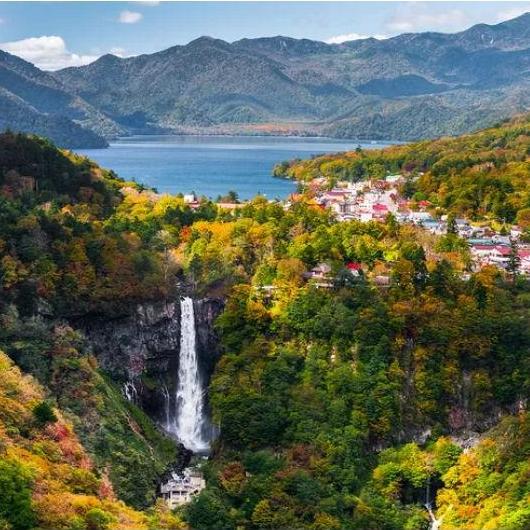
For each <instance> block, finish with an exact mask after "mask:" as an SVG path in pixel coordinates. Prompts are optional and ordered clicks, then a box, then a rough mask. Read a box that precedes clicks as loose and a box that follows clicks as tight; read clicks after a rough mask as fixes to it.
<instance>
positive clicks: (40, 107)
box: [0, 51, 119, 148]
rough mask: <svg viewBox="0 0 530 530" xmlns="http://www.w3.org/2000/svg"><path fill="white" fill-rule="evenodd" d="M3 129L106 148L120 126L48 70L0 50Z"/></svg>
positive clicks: (64, 144)
mask: <svg viewBox="0 0 530 530" xmlns="http://www.w3.org/2000/svg"><path fill="white" fill-rule="evenodd" d="M0 109H1V110H2V112H1V116H0V130H5V129H13V130H17V131H21V132H30V133H34V134H40V135H44V136H47V137H49V138H51V139H52V140H54V141H55V142H56V143H57V144H58V145H61V146H62V147H69V148H76V147H105V146H106V145H107V144H106V141H105V140H104V138H103V137H102V135H103V134H104V135H112V134H116V133H117V132H118V131H119V128H118V127H116V125H115V124H113V123H112V121H111V120H109V119H108V118H106V117H105V116H104V115H103V114H101V113H100V112H98V111H97V110H96V109H94V108H93V107H91V106H90V105H89V104H87V103H86V102H85V101H83V100H82V99H81V98H79V97H77V96H75V95H72V93H71V92H69V91H68V90H67V89H65V87H63V86H61V83H60V82H59V81H57V79H55V78H54V77H52V76H51V75H50V74H49V73H47V72H43V71H41V70H39V69H38V68H36V67H35V66H33V65H32V64H30V63H28V62H26V61H23V60H22V59H19V58H18V57H15V56H13V55H10V54H8V53H6V52H3V51H0ZM94 131H96V132H94Z"/></svg>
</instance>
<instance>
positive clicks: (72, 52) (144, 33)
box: [0, 2, 530, 70]
mask: <svg viewBox="0 0 530 530" xmlns="http://www.w3.org/2000/svg"><path fill="white" fill-rule="evenodd" d="M525 11H530V2H55V3H54V2H0V48H1V49H5V50H6V51H9V52H11V53H14V54H16V55H19V56H21V57H23V58H25V59H26V60H29V61H31V62H33V63H35V64H36V65H37V66H40V67H41V68H44V69H49V70H54V69H57V68H61V67H64V66H70V65H79V64H86V63H88V62H90V61H93V60H95V59H96V58H97V57H99V56H100V55H103V54H105V53H109V52H110V53H115V54H116V55H121V56H128V55H138V54H140V53H151V52H155V51H158V50H162V49H164V48H168V47H170V46H173V45H175V44H185V43H187V42H189V41H190V40H193V39H195V38H197V37H199V36H201V35H210V36H213V37H217V38H221V39H224V40H227V41H230V42H231V41H234V40H237V39H241V38H243V37H261V36H273V35H287V36H290V37H296V38H302V37H305V38H309V39H317V40H323V41H328V42H340V41H343V40H353V39H355V38H361V37H366V36H376V37H379V38H381V37H388V36H392V35H397V34H399V33H404V32H410V31H413V32H415V31H444V32H454V31H460V30H462V29H465V28H467V27H469V26H471V25H473V24H476V23H478V22H486V23H488V24H495V23H498V22H500V21H503V20H507V19H509V18H513V17H515V16H518V15H519V14H522V13H523V12H525Z"/></svg>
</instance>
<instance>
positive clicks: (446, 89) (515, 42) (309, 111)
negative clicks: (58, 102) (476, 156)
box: [54, 14, 530, 140]
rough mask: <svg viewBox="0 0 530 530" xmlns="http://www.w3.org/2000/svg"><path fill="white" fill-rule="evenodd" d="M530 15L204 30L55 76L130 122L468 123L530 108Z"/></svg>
mask: <svg viewBox="0 0 530 530" xmlns="http://www.w3.org/2000/svg"><path fill="white" fill-rule="evenodd" d="M529 17H530V15H528V14H527V15H523V16H522V17H519V18H518V19H514V20H512V21H508V22H503V23H501V24H498V25H496V26H487V25H485V24H482V25H478V26H474V27H473V28H470V29H469V30H467V31H464V32H461V33H457V34H453V35H449V34H439V33H422V34H405V35H400V36H398V37H394V38H391V39H386V40H381V41H377V40H375V39H365V40H359V41H353V42H347V43H344V44H325V43H323V42H316V41H310V40H307V39H301V40H296V39H291V38H287V37H272V38H261V39H243V40H241V41H237V42H234V43H232V44H229V43H227V42H224V41H221V40H218V39H212V38H207V37H202V38H200V39H197V40H195V41H193V42H190V43H189V44H187V45H185V46H175V47H173V48H170V49H168V50H164V51H162V52H159V53H155V54H152V55H141V56H139V57H131V58H126V59H120V58H118V57H114V56H105V57H102V58H101V59H99V60H98V61H96V62H94V63H92V64H90V65H88V66H83V67H79V68H67V69H65V70H62V71H60V72H57V73H56V74H54V75H55V76H56V77H57V78H58V79H60V80H61V81H62V82H63V83H64V85H65V86H68V87H69V88H70V90H72V91H73V92H74V93H76V94H78V95H79V96H81V97H83V98H84V99H86V100H87V101H89V102H90V103H91V104H92V105H94V106H95V107H96V108H98V109H100V110H102V111H103V112H105V113H106V114H107V115H108V116H110V117H112V118H113V119H115V120H117V121H119V122H120V123H121V124H122V125H124V126H126V127H127V126H129V127H133V128H135V127H136V128H139V129H142V128H146V127H150V126H151V127H155V128H156V127H163V128H167V129H169V130H181V131H192V130H199V129H201V128H205V127H206V128H212V127H213V128H214V130H218V131H223V130H230V128H231V127H233V126H235V125H236V124H239V125H243V124H247V125H248V124H254V125H255V126H257V125H258V124H260V123H261V124H269V125H272V124H277V123H284V124H287V126H289V125H288V124H289V123H291V125H290V127H291V128H292V129H293V130H298V131H304V130H306V131H309V132H311V131H312V132H317V131H318V132H320V133H325V134H330V135H333V136H348V137H354V138H356V137H358V138H371V139H380V138H385V139H394V140H408V139H414V138H421V137H429V136H439V135H442V134H458V133H461V132H464V131H467V130H470V129H473V128H479V127H481V126H484V125H487V124H491V123H492V121H493V120H495V119H498V118H500V117H506V116H509V115H511V114H513V113H515V112H521V111H523V110H525V109H528V108H529V106H528V105H529V103H530V101H529V100H528V68H529V65H530V63H529V60H530V55H529V51H528V50H529V48H530V37H529V32H528V27H529V25H530V24H529V20H530V18H529ZM249 130H252V127H250V126H249ZM256 130H257V129H256ZM259 130H262V131H266V128H265V127H261V128H260V129H259Z"/></svg>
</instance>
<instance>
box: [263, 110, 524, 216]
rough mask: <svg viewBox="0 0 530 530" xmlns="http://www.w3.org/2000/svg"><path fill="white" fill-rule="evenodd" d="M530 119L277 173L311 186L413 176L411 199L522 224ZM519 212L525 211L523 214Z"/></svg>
mask: <svg viewBox="0 0 530 530" xmlns="http://www.w3.org/2000/svg"><path fill="white" fill-rule="evenodd" d="M529 156H530V115H525V116H520V117H517V118H513V119H512V120H509V121H506V122H505V123H502V124H498V125H497V126H496V127H493V128H490V129H486V130H483V131H479V132H477V133H474V134H470V135H465V136H460V137H457V138H441V139H439V140H435V141H426V142H419V143H413V144H407V145H398V146H394V147H390V148H387V149H383V150H364V151H363V150H358V151H353V152H347V153H338V154H333V155H323V156H318V157H314V158H312V159H311V160H303V161H291V162H284V163H282V164H278V165H277V166H276V167H275V169H274V174H275V175H276V176H278V177H285V178H293V179H296V180H299V181H301V182H310V181H311V180H312V179H314V178H316V177H320V176H323V177H326V178H327V179H329V180H330V181H335V180H337V179H339V180H349V181H353V182H356V181H359V180H363V179H365V178H374V177H375V178H378V177H382V176H385V175H388V174H395V173H404V174H406V175H408V182H407V184H406V189H405V190H403V191H404V193H405V195H406V196H407V197H412V196H413V195H414V194H417V196H418V197H420V196H422V197H423V198H424V199H428V200H429V201H430V202H431V203H432V205H433V208H439V209H440V211H441V212H446V211H450V212H452V213H454V214H455V215H457V216H459V215H465V216H468V217H471V218H474V219H475V220H478V219H484V218H492V219H497V220H499V221H503V220H504V221H507V222H510V223H512V222H516V220H517V216H518V215H519V216H523V217H524V215H526V214H525V212H527V211H528V207H529V206H530V195H529V193H528V192H529V187H528V185H529V182H530V165H529ZM519 212H521V213H520V214H519Z"/></svg>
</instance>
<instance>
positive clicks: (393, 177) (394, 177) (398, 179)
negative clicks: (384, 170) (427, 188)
mask: <svg viewBox="0 0 530 530" xmlns="http://www.w3.org/2000/svg"><path fill="white" fill-rule="evenodd" d="M385 180H386V181H387V182H390V184H398V183H399V182H401V181H402V180H404V179H403V177H402V176H401V175H388V176H387V177H385Z"/></svg>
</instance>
